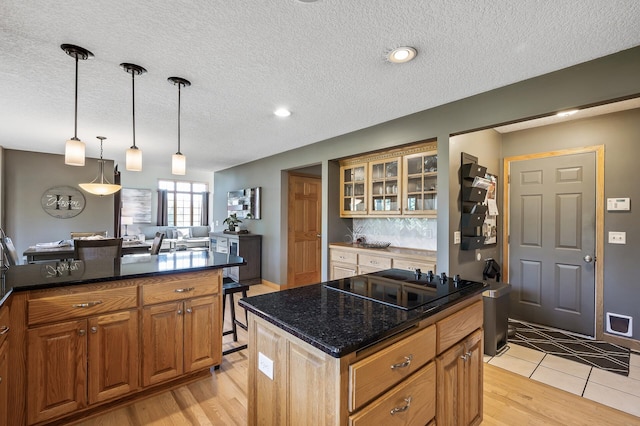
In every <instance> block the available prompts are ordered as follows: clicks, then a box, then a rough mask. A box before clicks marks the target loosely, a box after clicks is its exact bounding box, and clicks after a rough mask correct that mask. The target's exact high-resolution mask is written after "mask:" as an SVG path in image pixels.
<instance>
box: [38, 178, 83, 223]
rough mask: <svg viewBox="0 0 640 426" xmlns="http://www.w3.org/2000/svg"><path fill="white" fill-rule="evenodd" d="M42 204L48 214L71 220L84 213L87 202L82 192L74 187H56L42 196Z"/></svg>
mask: <svg viewBox="0 0 640 426" xmlns="http://www.w3.org/2000/svg"><path fill="white" fill-rule="evenodd" d="M40 204H41V205H42V210H44V211H45V212H46V213H47V214H49V215H51V216H53V217H57V218H58V219H69V218H70V217H75V216H78V215H79V214H80V213H82V210H84V206H85V204H86V200H85V198H84V195H83V194H82V192H80V190H78V189H76V188H74V187H72V186H54V187H52V188H49V189H47V190H46V191H45V192H44V194H42V198H41V199H40Z"/></svg>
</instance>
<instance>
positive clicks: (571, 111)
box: [556, 109, 578, 117]
mask: <svg viewBox="0 0 640 426" xmlns="http://www.w3.org/2000/svg"><path fill="white" fill-rule="evenodd" d="M576 112H578V110H577V109H571V110H568V111H560V112H559V113H557V114H556V115H557V116H558V117H568V116H570V115H573V114H575V113H576Z"/></svg>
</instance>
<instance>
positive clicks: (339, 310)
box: [239, 269, 486, 358]
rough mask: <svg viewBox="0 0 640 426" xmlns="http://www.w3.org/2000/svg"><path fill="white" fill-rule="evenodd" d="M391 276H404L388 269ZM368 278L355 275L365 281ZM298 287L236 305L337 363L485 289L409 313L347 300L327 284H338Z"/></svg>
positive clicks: (475, 285)
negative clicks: (334, 359)
mask: <svg viewBox="0 0 640 426" xmlns="http://www.w3.org/2000/svg"><path fill="white" fill-rule="evenodd" d="M389 271H393V272H394V273H396V274H403V273H406V271H400V270H395V269H394V270H389ZM368 275H371V274H366V275H361V276H359V277H366V276H368ZM349 279H350V278H343V279H341V280H334V281H328V282H326V283H320V284H314V285H310V286H305V287H298V288H294V289H290V290H283V291H278V292H274V293H268V294H263V295H259V296H252V297H247V298H242V299H240V301H239V304H240V306H242V307H244V308H245V309H247V310H248V311H249V312H251V313H253V314H255V315H257V316H259V317H261V318H263V319H265V320H266V321H268V322H270V323H272V324H274V325H276V326H277V327H279V328H281V329H283V330H285V331H286V332H288V333H290V334H292V335H293V336H295V337H297V338H299V339H301V340H303V341H305V342H307V343H309V344H310V345H312V346H314V347H316V348H318V349H320V350H321V351H323V352H325V353H327V354H329V355H331V356H333V357H335V358H340V357H342V356H345V355H347V354H349V353H352V352H354V351H357V350H360V349H362V348H365V347H367V346H370V345H373V344H375V343H377V342H379V341H381V340H383V339H385V338H388V337H389V336H392V335H394V334H396V333H399V332H401V331H403V330H405V329H408V328H409V327H411V326H413V325H414V324H415V323H417V322H419V321H421V320H423V319H425V318H428V317H429V316H431V315H434V314H436V313H438V312H441V311H443V310H445V309H447V308H449V307H451V306H453V305H455V304H457V303H459V302H461V301H463V300H466V299H468V298H471V297H473V296H476V295H478V294H480V293H482V291H483V290H484V289H485V288H486V284H485V283H482V282H469V283H470V284H469V285H468V286H465V287H464V288H461V289H458V290H456V291H455V292H451V293H449V294H446V295H440V297H439V298H437V299H435V300H433V301H431V302H429V303H426V304H424V305H422V306H420V307H417V308H415V309H411V310H404V309H400V308H396V307H393V306H390V305H387V304H384V303H380V302H376V301H372V300H369V299H366V298H363V297H361V296H356V295H352V294H349V293H345V292H342V291H338V290H335V289H333V288H327V285H331V284H334V285H335V284H338V285H340V282H341V281H343V280H349Z"/></svg>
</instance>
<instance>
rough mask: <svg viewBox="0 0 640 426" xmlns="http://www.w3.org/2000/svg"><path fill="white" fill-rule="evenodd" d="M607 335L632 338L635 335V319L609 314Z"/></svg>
mask: <svg viewBox="0 0 640 426" xmlns="http://www.w3.org/2000/svg"><path fill="white" fill-rule="evenodd" d="M607 333H612V334H617V335H620V336H626V337H631V336H632V334H633V317H630V316H628V315H622V314H614V313H611V312H607Z"/></svg>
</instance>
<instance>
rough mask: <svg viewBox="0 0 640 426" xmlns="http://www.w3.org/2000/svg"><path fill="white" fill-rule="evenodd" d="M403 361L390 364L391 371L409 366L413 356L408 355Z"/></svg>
mask: <svg viewBox="0 0 640 426" xmlns="http://www.w3.org/2000/svg"><path fill="white" fill-rule="evenodd" d="M404 359H405V361H404V362H401V363H398V364H392V365H391V369H392V370H395V369H396V368H405V367H408V366H410V365H411V360H412V359H413V355H409V356H405V357H404Z"/></svg>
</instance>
